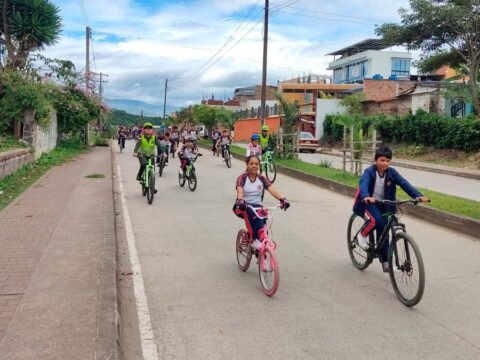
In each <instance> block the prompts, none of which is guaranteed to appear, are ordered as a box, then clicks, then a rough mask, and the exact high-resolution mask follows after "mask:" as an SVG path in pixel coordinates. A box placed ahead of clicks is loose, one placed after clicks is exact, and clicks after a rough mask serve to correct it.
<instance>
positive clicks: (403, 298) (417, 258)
mask: <svg viewBox="0 0 480 360" xmlns="http://www.w3.org/2000/svg"><path fill="white" fill-rule="evenodd" d="M388 272H389V274H390V281H391V282H392V286H393V290H394V291H395V294H396V295H397V297H398V299H399V300H400V302H401V303H402V304H403V305H405V306H409V307H410V306H414V305H417V304H418V303H419V302H420V300H421V299H422V296H423V291H424V290H425V268H424V266H423V259H422V254H421V253H420V249H419V248H418V245H417V244H416V243H415V241H414V240H413V238H412V237H411V236H410V235H408V234H407V233H398V234H397V235H396V236H395V239H393V241H392V244H391V245H390V248H389V251H388Z"/></svg>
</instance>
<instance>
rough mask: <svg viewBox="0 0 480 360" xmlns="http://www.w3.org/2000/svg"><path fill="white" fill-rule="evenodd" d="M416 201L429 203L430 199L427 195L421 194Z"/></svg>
mask: <svg viewBox="0 0 480 360" xmlns="http://www.w3.org/2000/svg"><path fill="white" fill-rule="evenodd" d="M415 201H418V202H423V203H429V202H430V199H429V198H427V197H426V196H419V197H416V198H415Z"/></svg>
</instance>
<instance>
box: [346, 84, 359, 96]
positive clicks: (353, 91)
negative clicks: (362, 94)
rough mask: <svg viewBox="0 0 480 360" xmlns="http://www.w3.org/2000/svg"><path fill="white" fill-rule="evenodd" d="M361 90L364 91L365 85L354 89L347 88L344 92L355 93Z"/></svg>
mask: <svg viewBox="0 0 480 360" xmlns="http://www.w3.org/2000/svg"><path fill="white" fill-rule="evenodd" d="M359 91H363V85H360V86H357V87H354V88H352V89H348V90H345V91H344V92H343V93H344V94H353V93H356V92H359Z"/></svg>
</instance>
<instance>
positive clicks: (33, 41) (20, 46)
mask: <svg viewBox="0 0 480 360" xmlns="http://www.w3.org/2000/svg"><path fill="white" fill-rule="evenodd" d="M59 13H60V8H59V7H58V6H56V5H55V4H54V3H53V2H52V1H51V0H0V37H2V38H3V40H4V42H5V47H6V49H7V61H6V64H4V68H6V69H23V68H24V67H25V65H26V62H27V58H28V55H29V54H30V53H32V52H33V51H37V50H43V49H44V48H45V47H47V46H51V45H54V44H55V43H56V42H57V41H58V39H59V36H60V32H61V27H62V21H61V17H60V15H59Z"/></svg>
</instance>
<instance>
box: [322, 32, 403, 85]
mask: <svg viewBox="0 0 480 360" xmlns="http://www.w3.org/2000/svg"><path fill="white" fill-rule="evenodd" d="M386 48H388V45H385V43H384V42H383V41H382V40H381V39H366V40H363V41H360V42H358V43H356V44H353V45H350V46H347V47H345V48H343V49H340V50H336V51H333V52H331V53H329V54H327V55H333V56H334V61H333V62H331V63H330V64H329V65H328V68H327V70H332V71H333V83H334V84H361V83H362V82H363V80H364V79H365V78H369V77H370V78H371V77H374V78H379V79H382V78H383V79H388V78H391V79H398V78H407V79H409V78H410V63H411V58H412V56H411V54H410V53H408V52H398V51H382V50H384V49H386ZM337 56H340V58H338V59H337Z"/></svg>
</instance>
